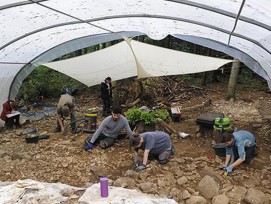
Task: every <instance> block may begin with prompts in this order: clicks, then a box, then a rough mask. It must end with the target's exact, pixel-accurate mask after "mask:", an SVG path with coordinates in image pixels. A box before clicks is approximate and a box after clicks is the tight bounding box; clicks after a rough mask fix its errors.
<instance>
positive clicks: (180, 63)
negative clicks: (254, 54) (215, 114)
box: [44, 40, 232, 86]
mask: <svg viewBox="0 0 271 204" xmlns="http://www.w3.org/2000/svg"><path fill="white" fill-rule="evenodd" d="M230 62H232V60H226V59H219V58H215V57H207V56H202V55H196V54H190V53H186V52H180V51H175V50H170V49H166V48H161V47H157V46H153V45H149V44H145V43H141V42H137V41H134V40H127V41H123V42H121V43H118V44H116V45H113V46H111V47H108V48H106V49H103V50H99V51H96V52H93V53H90V54H86V55H83V56H79V57H74V58H70V59H66V60H62V61H56V62H50V63H46V64H44V65H45V66H47V67H50V68H52V69H54V70H57V71H59V72H62V73H64V74H66V75H68V76H70V77H72V78H74V79H77V80H78V81H80V82H82V83H84V84H85V85H87V86H93V85H96V84H100V83H101V82H102V81H103V80H104V78H105V77H106V76H110V77H111V78H112V79H113V80H119V79H124V78H129V77H133V76H137V77H138V78H147V77H157V76H167V75H178V74H189V73H197V72H204V71H211V70H216V69H218V68H219V67H221V66H223V65H224V64H226V63H230Z"/></svg>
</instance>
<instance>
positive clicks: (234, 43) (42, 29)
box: [0, 0, 271, 104]
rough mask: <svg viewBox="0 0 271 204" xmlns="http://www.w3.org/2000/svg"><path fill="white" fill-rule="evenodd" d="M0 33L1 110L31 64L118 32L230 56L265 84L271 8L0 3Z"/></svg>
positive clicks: (158, 0) (104, 1)
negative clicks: (181, 41)
mask: <svg viewBox="0 0 271 204" xmlns="http://www.w3.org/2000/svg"><path fill="white" fill-rule="evenodd" d="M239 14H240V15H239ZM0 28H1V29H0V34H1V40H0V71H1V72H0V103H1V104H2V103H3V101H5V100H6V99H7V98H8V97H9V98H14V97H15V95H16V93H17V91H18V89H19V86H20V84H21V82H22V80H23V79H24V78H25V77H26V75H27V74H29V73H30V71H31V69H33V68H29V67H32V62H33V61H35V65H37V64H40V63H46V62H48V61H43V60H42V59H49V58H47V57H46V55H47V54H48V53H50V50H57V49H56V48H57V47H58V46H61V45H65V46H67V47H68V46H73V44H70V43H69V42H72V41H73V42H75V41H76V40H80V39H81V38H84V37H88V36H90V37H97V36H99V35H105V34H108V35H116V33H118V32H120V31H122V32H125V31H132V32H138V33H141V34H146V35H148V36H149V37H151V38H153V39H156V40H159V39H162V38H164V37H165V36H167V35H169V34H170V35H174V36H178V37H180V38H183V37H190V39H191V42H200V43H202V44H207V46H208V47H211V48H213V49H219V48H222V49H224V50H225V51H227V53H229V54H234V56H235V57H237V58H238V59H239V60H240V61H242V62H243V63H245V64H246V65H247V66H249V67H250V68H251V69H252V70H254V71H255V72H256V73H258V74H259V75H260V76H262V77H264V78H265V79H266V80H268V81H269V82H270V76H271V55H270V54H271V52H270V51H271V36H270V30H271V1H270V0H257V1H255V0H235V1H232V0H219V1H217V0H189V1H186V0H142V1H131V0H114V1H111V0H84V1H78V0H69V1H66V0H46V1H45V0H35V1H34V0H28V1H27V0H1V1H0ZM119 38H122V36H119ZM87 45H88V43H86V45H80V46H81V48H83V47H86V46H87ZM77 48H79V47H77ZM71 50H72V49H71ZM51 54H52V53H51ZM61 54H63V53H61ZM61 54H60V53H54V56H55V57H56V58H57V57H58V56H60V55H61ZM36 59H39V60H40V61H38V60H36ZM51 59H52V57H50V60H51ZM25 68H26V69H28V71H22V70H23V69H25ZM5 69H8V70H5ZM2 70H5V71H2Z"/></svg>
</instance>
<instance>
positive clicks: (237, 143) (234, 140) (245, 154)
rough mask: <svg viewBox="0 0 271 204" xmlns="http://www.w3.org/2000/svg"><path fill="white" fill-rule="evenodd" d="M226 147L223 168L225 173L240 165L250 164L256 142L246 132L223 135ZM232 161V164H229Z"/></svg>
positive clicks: (227, 132)
mask: <svg viewBox="0 0 271 204" xmlns="http://www.w3.org/2000/svg"><path fill="white" fill-rule="evenodd" d="M223 138H224V143H225V146H226V159H225V164H224V167H225V169H226V171H227V173H231V172H232V170H233V168H235V167H237V166H239V165H240V164H242V163H243V162H244V163H247V164H248V163H250V161H251V160H252V159H253V158H254V157H255V155H256V140H255V137H254V135H253V134H252V133H250V132H249V131H246V130H239V131H235V132H229V131H226V132H224V133H223ZM230 160H231V161H233V162H230Z"/></svg>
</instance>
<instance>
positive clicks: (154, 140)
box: [130, 131, 172, 171]
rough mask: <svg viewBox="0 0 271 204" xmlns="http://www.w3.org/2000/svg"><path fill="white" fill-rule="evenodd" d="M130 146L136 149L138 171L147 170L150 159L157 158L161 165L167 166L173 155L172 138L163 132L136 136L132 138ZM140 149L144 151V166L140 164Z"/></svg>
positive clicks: (135, 157) (135, 156)
mask: <svg viewBox="0 0 271 204" xmlns="http://www.w3.org/2000/svg"><path fill="white" fill-rule="evenodd" d="M130 146H131V147H133V149H134V162H135V164H136V166H137V169H136V170H137V171H143V170H144V169H145V168H146V165H147V161H148V159H149V158H151V157H153V158H157V160H158V162H159V163H160V164H165V163H167V162H168V161H169V158H170V156H171V154H172V144H171V140H170V136H169V135H168V134H167V133H165V132H162V131H153V132H144V133H141V134H135V135H134V136H133V137H132V138H130ZM138 149H142V150H144V155H143V162H142V164H139V160H140V158H139V156H138Z"/></svg>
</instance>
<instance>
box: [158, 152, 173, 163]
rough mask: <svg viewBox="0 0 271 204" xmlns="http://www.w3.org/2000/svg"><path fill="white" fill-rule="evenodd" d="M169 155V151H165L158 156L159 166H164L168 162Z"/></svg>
mask: <svg viewBox="0 0 271 204" xmlns="http://www.w3.org/2000/svg"><path fill="white" fill-rule="evenodd" d="M170 155H171V151H167V150H166V151H164V152H163V153H161V154H159V156H158V162H159V164H166V163H167V162H168V161H169V158H170Z"/></svg>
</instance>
